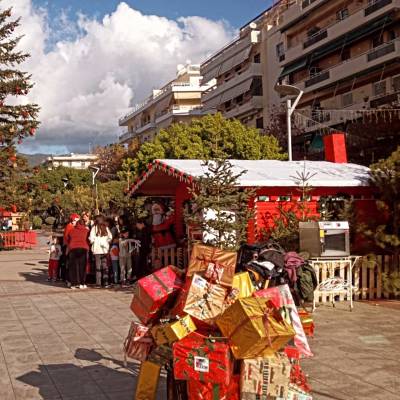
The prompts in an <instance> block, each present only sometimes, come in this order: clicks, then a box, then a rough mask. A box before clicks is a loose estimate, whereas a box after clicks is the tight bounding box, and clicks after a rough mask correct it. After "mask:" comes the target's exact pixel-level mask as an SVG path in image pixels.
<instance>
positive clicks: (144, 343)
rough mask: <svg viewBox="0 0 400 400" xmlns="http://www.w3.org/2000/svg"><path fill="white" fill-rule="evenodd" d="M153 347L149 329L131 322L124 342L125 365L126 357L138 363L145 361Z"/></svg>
mask: <svg viewBox="0 0 400 400" xmlns="http://www.w3.org/2000/svg"><path fill="white" fill-rule="evenodd" d="M153 345H154V341H153V338H152V337H151V335H150V332H149V328H148V327H146V326H144V325H141V324H139V323H138V322H135V321H133V322H132V323H131V327H130V329H129V333H128V336H127V337H126V339H125V342H124V358H125V364H126V359H127V358H128V357H129V358H132V359H134V360H138V361H144V360H146V359H147V356H148V355H149V353H150V350H151V348H152V347H153Z"/></svg>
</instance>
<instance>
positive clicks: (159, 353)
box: [147, 345, 172, 366]
mask: <svg viewBox="0 0 400 400" xmlns="http://www.w3.org/2000/svg"><path fill="white" fill-rule="evenodd" d="M147 360H148V361H151V362H152V363H154V364H157V365H160V366H164V365H165V364H168V363H169V362H170V361H172V348H171V347H169V346H166V345H161V346H157V347H155V348H154V349H153V350H152V351H151V352H150V354H149V356H148V357H147Z"/></svg>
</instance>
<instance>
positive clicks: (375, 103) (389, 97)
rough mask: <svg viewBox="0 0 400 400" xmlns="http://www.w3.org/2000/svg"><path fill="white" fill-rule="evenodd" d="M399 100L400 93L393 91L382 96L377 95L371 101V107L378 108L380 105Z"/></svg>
mask: <svg viewBox="0 0 400 400" xmlns="http://www.w3.org/2000/svg"><path fill="white" fill-rule="evenodd" d="M398 102H399V94H398V93H391V94H384V95H382V96H379V97H376V98H374V99H373V100H371V101H370V108H378V107H380V106H385V105H389V104H393V103H398Z"/></svg>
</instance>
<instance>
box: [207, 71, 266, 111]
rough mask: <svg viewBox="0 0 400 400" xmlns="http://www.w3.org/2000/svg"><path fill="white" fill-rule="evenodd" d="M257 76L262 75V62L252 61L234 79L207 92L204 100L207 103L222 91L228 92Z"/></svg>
mask: <svg viewBox="0 0 400 400" xmlns="http://www.w3.org/2000/svg"><path fill="white" fill-rule="evenodd" d="M255 76H262V64H256V63H251V64H249V68H247V69H246V70H245V71H243V72H242V73H241V74H238V75H235V76H234V77H233V78H232V79H230V80H229V81H227V82H224V83H222V84H220V85H219V86H217V88H216V89H214V90H210V91H208V92H205V93H204V94H203V96H202V102H203V103H206V102H208V101H210V100H211V99H213V98H214V97H216V96H220V95H221V94H222V93H224V92H226V91H227V90H228V89H231V88H233V87H235V86H237V85H239V84H241V83H242V82H245V81H247V80H249V79H251V78H253V77H255Z"/></svg>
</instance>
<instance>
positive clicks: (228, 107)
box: [224, 100, 232, 111]
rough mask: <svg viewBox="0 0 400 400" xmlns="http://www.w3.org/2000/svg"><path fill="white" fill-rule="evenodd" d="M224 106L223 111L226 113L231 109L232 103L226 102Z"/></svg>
mask: <svg viewBox="0 0 400 400" xmlns="http://www.w3.org/2000/svg"><path fill="white" fill-rule="evenodd" d="M224 106H225V110H227V111H228V110H230V109H231V108H232V101H231V100H228V101H226V102H225V104H224Z"/></svg>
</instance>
